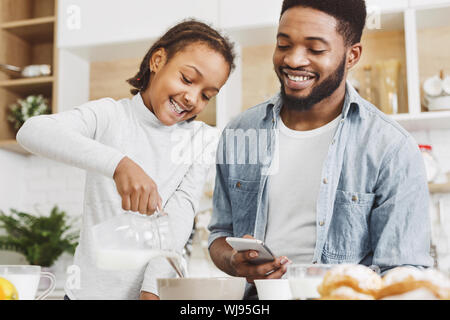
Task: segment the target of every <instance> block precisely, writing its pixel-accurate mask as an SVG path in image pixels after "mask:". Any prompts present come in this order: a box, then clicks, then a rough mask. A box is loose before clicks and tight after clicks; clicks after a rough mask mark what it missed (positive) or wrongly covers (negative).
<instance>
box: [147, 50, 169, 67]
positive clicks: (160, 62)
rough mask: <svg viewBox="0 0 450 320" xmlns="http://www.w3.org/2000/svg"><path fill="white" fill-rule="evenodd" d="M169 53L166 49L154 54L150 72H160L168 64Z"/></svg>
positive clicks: (150, 62)
mask: <svg viewBox="0 0 450 320" xmlns="http://www.w3.org/2000/svg"><path fill="white" fill-rule="evenodd" d="M166 60H167V52H166V50H165V49H164V48H159V49H157V50H156V51H155V52H153V54H152V56H151V57H150V61H149V68H150V72H158V71H159V70H161V68H162V67H163V66H164V65H165V64H166Z"/></svg>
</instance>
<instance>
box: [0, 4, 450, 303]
mask: <svg viewBox="0 0 450 320" xmlns="http://www.w3.org/2000/svg"><path fill="white" fill-rule="evenodd" d="M366 2H367V4H368V8H369V16H368V21H367V30H366V31H365V35H364V38H363V45H364V50H363V56H362V59H361V61H360V63H359V64H358V66H357V68H355V70H354V71H353V72H352V74H351V77H350V80H351V81H352V83H353V84H354V85H355V86H356V87H357V88H358V89H359V91H360V93H361V95H362V96H363V97H365V98H367V99H368V100H371V101H374V103H375V104H376V105H377V106H380V108H381V109H382V110H383V111H384V112H386V113H388V114H392V117H393V118H394V119H395V120H396V121H398V122H399V123H400V124H401V125H402V126H403V127H405V128H406V129H407V130H408V131H409V132H411V134H412V135H413V136H414V137H415V138H416V140H417V142H418V143H419V144H421V145H429V146H431V147H432V149H431V150H429V148H428V147H423V149H422V150H423V154H424V159H425V161H426V164H427V168H428V170H429V175H430V192H431V203H430V215H431V219H432V223H433V224H432V227H433V229H432V230H433V237H432V238H433V239H432V241H433V255H434V257H435V259H436V264H437V266H439V268H441V269H442V270H444V271H447V272H448V271H449V270H450V242H449V236H450V181H448V180H447V173H448V172H450V85H449V82H450V78H447V77H448V76H450V22H449V21H448V17H449V16H450V1H449V0H376V1H370V0H369V1H366ZM281 3H282V0H245V1H240V0H190V1H181V0H166V1H164V2H160V1H144V0H127V1H119V0H117V1H110V0H95V1H89V0H59V1H58V0H0V5H1V7H0V63H6V64H10V65H16V66H19V67H24V66H27V65H31V64H47V65H50V66H51V70H52V72H51V74H49V75H44V76H41V77H36V78H17V77H15V76H14V75H12V74H11V72H6V71H0V168H1V169H0V210H2V211H4V212H5V213H9V212H10V208H15V209H17V210H20V211H23V212H29V213H32V214H36V215H37V214H42V215H47V216H48V215H49V213H50V211H51V209H52V208H53V206H54V205H57V206H58V207H59V208H60V209H61V210H64V211H65V212H66V213H67V214H68V215H69V216H70V217H75V218H76V217H79V216H80V215H81V212H82V209H83V206H82V203H83V193H84V179H85V176H84V175H85V174H84V171H82V170H80V169H77V168H72V167H68V166H66V165H63V164H60V163H56V162H54V161H51V160H47V159H44V158H41V157H38V156H34V155H30V154H27V153H26V152H25V150H23V149H21V147H20V146H19V145H18V144H17V143H16V142H15V139H14V137H15V131H14V130H13V128H12V126H11V125H10V124H9V123H8V121H7V117H8V111H9V106H10V105H11V104H13V103H15V102H16V101H17V99H19V98H25V97H27V96H28V95H31V94H33V95H37V94H43V95H44V96H45V98H47V99H48V101H49V102H48V104H49V106H50V107H51V112H52V113H56V112H61V111H64V110H68V109H71V108H72V107H74V106H76V105H79V104H82V103H84V102H86V101H88V100H93V99H97V98H102V97H112V98H115V99H120V98H124V97H129V96H130V94H129V86H128V85H127V84H126V83H125V79H127V78H129V77H131V76H133V75H134V73H135V72H136V70H137V69H138V65H139V63H140V61H141V59H142V57H143V56H144V54H145V52H146V50H147V49H148V48H149V47H150V45H151V43H152V41H153V40H155V38H156V37H157V36H158V35H160V34H162V33H163V32H164V31H165V30H166V29H167V28H168V27H169V26H171V25H173V24H174V23H176V22H178V21H180V20H182V19H183V18H186V17H196V18H198V19H201V20H204V21H207V22H210V23H212V24H213V25H214V26H215V27H218V28H221V29H222V30H223V31H225V32H226V33H227V34H228V35H229V36H230V37H231V38H232V39H233V40H234V41H235V42H236V49H237V53H238V60H237V68H236V70H235V72H234V73H233V75H232V77H231V78H230V80H229V81H228V83H227V85H226V86H225V87H224V88H223V89H222V91H221V93H220V94H219V95H218V97H217V99H215V100H214V101H212V102H211V104H210V105H209V106H208V109H207V111H206V112H204V114H203V115H202V120H203V121H205V122H207V123H208V124H210V125H214V126H217V127H218V128H219V129H222V128H223V127H224V126H225V124H226V123H227V122H228V121H229V120H230V119H231V118H232V117H233V116H235V115H236V114H238V113H239V112H241V111H243V110H245V109H247V108H249V107H251V106H253V105H255V104H257V103H260V102H261V101H264V100H266V99H268V98H269V97H271V96H272V95H273V94H274V93H276V92H277V91H278V90H279V82H278V80H277V78H276V76H275V73H274V71H273V66H272V53H273V49H274V45H275V34H276V26H277V22H278V16H279V12H280V8H281ZM213 177H214V173H213V172H212V173H211V175H210V179H209V182H208V184H207V186H206V187H205V194H204V197H203V199H202V202H201V203H202V204H201V208H200V211H201V212H200V213H199V215H198V217H197V223H196V233H195V236H194V238H193V243H192V246H191V247H190V250H191V251H190V265H189V269H190V273H191V275H193V276H196V275H199V276H200V275H201V276H214V275H219V274H221V272H220V271H219V270H218V269H217V268H215V267H214V265H213V264H212V262H211V261H210V260H209V257H208V254H207V249H206V239H207V231H206V225H207V224H208V221H209V216H210V209H211V204H212V200H211V193H212V188H213ZM79 223H80V219H78V221H76V222H74V224H75V227H77V226H78V225H79ZM0 232H1V231H0ZM9 263H26V260H25V258H24V257H23V256H22V255H20V254H17V253H13V252H11V251H6V250H3V251H0V264H9ZM70 264H71V256H70V255H69V254H67V253H65V254H63V255H62V256H61V257H60V258H59V259H58V260H57V262H56V263H55V264H54V265H53V266H52V268H51V270H52V272H54V273H55V274H56V276H57V280H58V284H57V290H56V291H55V293H54V295H53V297H54V298H60V297H61V296H62V294H63V293H62V290H61V289H62V286H63V284H64V281H65V277H66V268H67V267H68V266H69V265H70Z"/></svg>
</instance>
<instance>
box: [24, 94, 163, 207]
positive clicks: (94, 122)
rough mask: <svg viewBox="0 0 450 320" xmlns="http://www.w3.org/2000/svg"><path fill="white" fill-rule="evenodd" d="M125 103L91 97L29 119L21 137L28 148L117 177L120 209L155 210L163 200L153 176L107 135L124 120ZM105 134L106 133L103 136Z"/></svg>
mask: <svg viewBox="0 0 450 320" xmlns="http://www.w3.org/2000/svg"><path fill="white" fill-rule="evenodd" d="M120 118H121V109H119V108H118V107H117V104H116V102H115V101H114V100H112V99H108V98H106V99H100V100H96V101H90V102H88V103H86V104H84V105H82V106H80V107H76V108H74V109H73V110H70V111H65V112H61V113H58V114H52V115H42V116H37V117H33V118H30V119H28V120H27V121H26V122H25V124H24V125H23V126H22V128H21V129H20V130H19V132H18V133H17V141H18V142H19V143H20V144H21V145H22V146H23V147H24V148H25V149H27V150H28V151H30V152H32V153H34V154H37V155H40V156H43V157H46V158H50V159H52V160H56V161H59V162H63V163H65V164H68V165H71V166H75V167H78V168H80V169H84V170H89V171H93V172H97V173H100V174H103V175H105V176H107V177H110V178H113V179H114V182H115V184H116V188H117V191H118V193H119V194H120V196H121V198H122V209H123V210H126V211H127V210H132V211H139V212H140V213H142V214H152V213H153V212H154V211H155V210H156V207H157V206H158V205H159V206H160V204H161V202H162V201H161V197H160V195H159V193H158V190H157V186H156V184H155V182H154V181H153V180H152V178H151V177H149V176H148V175H147V174H146V173H145V172H144V170H143V169H142V168H141V167H140V166H139V165H137V164H136V163H135V162H133V161H132V160H131V159H129V158H128V157H126V156H125V154H123V153H122V152H121V151H120V150H118V149H117V148H115V147H112V146H110V145H108V144H111V145H114V140H113V139H114V137H116V136H118V135H108V130H111V127H113V128H114V130H116V131H119V132H120V130H123V129H124V128H121V126H120V120H117V119H120ZM105 137H106V138H105Z"/></svg>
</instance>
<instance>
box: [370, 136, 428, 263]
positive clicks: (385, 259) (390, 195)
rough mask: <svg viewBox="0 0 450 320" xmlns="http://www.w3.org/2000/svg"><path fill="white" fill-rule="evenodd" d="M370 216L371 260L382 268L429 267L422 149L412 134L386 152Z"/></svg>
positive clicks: (425, 186) (426, 193)
mask: <svg viewBox="0 0 450 320" xmlns="http://www.w3.org/2000/svg"><path fill="white" fill-rule="evenodd" d="M375 193H376V195H377V196H376V199H375V204H374V208H373V209H372V212H371V216H370V225H369V228H370V234H371V243H372V250H373V261H372V263H373V264H375V265H378V266H379V267H380V268H381V270H382V271H383V270H387V269H389V268H392V267H395V266H399V265H414V266H419V267H420V266H421V267H429V266H432V264H433V259H432V258H431V256H430V243H431V223H430V216H429V192H428V185H427V178H426V171H425V166H424V162H423V158H422V155H421V152H420V150H419V148H418V146H417V143H416V142H415V141H414V139H412V138H411V137H409V136H408V137H405V139H404V140H403V141H401V143H400V144H399V146H398V147H397V148H395V149H393V151H392V152H391V154H389V155H388V156H386V159H385V161H384V162H383V165H382V167H381V170H380V174H379V179H378V182H377V186H376V190H375Z"/></svg>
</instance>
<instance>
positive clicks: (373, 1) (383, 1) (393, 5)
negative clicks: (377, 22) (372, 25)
mask: <svg viewBox="0 0 450 320" xmlns="http://www.w3.org/2000/svg"><path fill="white" fill-rule="evenodd" d="M408 5H409V3H408V0H395V1H392V0H366V6H367V8H371V7H377V8H379V9H380V10H381V11H382V12H391V11H401V10H405V9H406V8H408Z"/></svg>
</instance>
